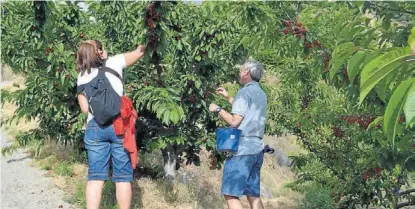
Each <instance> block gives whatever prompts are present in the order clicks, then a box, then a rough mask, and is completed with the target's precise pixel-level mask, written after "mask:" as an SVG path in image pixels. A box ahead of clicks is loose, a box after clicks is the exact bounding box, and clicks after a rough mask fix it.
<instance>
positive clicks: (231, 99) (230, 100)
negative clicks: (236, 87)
mask: <svg viewBox="0 0 415 209" xmlns="http://www.w3.org/2000/svg"><path fill="white" fill-rule="evenodd" d="M226 100H228V102H229V103H231V104H233V97H231V96H228V97H226Z"/></svg>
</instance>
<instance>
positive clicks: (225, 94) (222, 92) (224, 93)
mask: <svg viewBox="0 0 415 209" xmlns="http://www.w3.org/2000/svg"><path fill="white" fill-rule="evenodd" d="M216 94H218V95H222V96H223V97H225V99H226V100H228V102H229V103H231V104H232V103H233V97H230V96H229V94H228V92H227V91H226V89H225V88H223V87H219V88H217V89H216Z"/></svg>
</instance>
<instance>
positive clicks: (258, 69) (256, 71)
mask: <svg viewBox="0 0 415 209" xmlns="http://www.w3.org/2000/svg"><path fill="white" fill-rule="evenodd" d="M242 69H244V70H248V71H249V73H250V74H251V78H252V80H254V81H257V82H258V81H259V80H260V79H261V78H262V76H264V72H265V68H264V65H263V64H261V63H260V62H258V61H256V60H248V61H246V62H245V63H244V64H243V65H242Z"/></svg>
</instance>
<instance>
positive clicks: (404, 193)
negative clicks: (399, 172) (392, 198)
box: [398, 189, 415, 196]
mask: <svg viewBox="0 0 415 209" xmlns="http://www.w3.org/2000/svg"><path fill="white" fill-rule="evenodd" d="M412 192H415V189H409V190H406V191H403V192H399V194H398V196H403V195H407V194H410V193H412Z"/></svg>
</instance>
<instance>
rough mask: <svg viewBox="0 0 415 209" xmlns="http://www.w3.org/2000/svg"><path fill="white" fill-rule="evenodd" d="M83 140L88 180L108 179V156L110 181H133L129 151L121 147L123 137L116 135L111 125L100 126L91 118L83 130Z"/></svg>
mask: <svg viewBox="0 0 415 209" xmlns="http://www.w3.org/2000/svg"><path fill="white" fill-rule="evenodd" d="M84 142H85V148H86V149H87V153H88V181H91V180H102V181H106V180H108V169H109V161H110V158H111V159H112V166H113V172H112V181H113V182H132V181H133V168H132V166H131V160H130V156H129V153H128V152H127V151H126V150H125V149H124V147H123V137H122V136H116V134H115V130H114V126H113V125H110V126H108V127H105V128H104V127H100V126H99V125H98V124H97V123H96V122H95V120H94V119H91V120H90V121H89V122H88V125H87V128H86V130H85V137H84Z"/></svg>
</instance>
